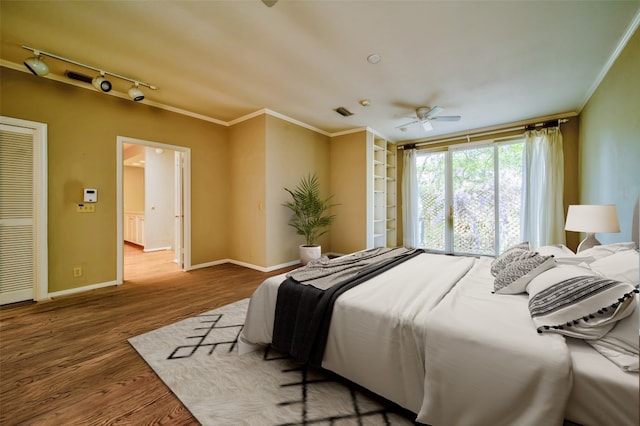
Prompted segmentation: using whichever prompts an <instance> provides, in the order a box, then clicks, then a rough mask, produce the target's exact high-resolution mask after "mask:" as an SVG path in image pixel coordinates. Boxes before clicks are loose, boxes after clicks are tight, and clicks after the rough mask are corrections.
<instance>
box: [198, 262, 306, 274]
mask: <svg viewBox="0 0 640 426" xmlns="http://www.w3.org/2000/svg"><path fill="white" fill-rule="evenodd" d="M223 263H232V264H234V265H238V266H243V267H245V268H249V269H254V270H256V271H260V272H272V271H276V270H278V269H282V268H287V267H289V266H295V265H298V264H299V263H300V260H292V261H291V262H286V263H280V264H278V265H273V266H267V267H264V266H258V265H254V264H252V263H247V262H242V261H240V260H234V259H221V260H215V261H213V262H207V263H199V264H197V265H191V268H189V270H193V269H200V268H208V267H209V266H216V265H222V264H223Z"/></svg>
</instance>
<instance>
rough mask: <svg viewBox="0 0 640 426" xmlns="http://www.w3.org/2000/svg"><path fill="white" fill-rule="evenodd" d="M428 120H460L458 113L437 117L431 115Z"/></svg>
mask: <svg viewBox="0 0 640 426" xmlns="http://www.w3.org/2000/svg"><path fill="white" fill-rule="evenodd" d="M430 120H438V121H460V116H459V115H440V116H438V117H431V118H430Z"/></svg>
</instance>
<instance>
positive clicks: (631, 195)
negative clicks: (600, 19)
mask: <svg viewBox="0 0 640 426" xmlns="http://www.w3.org/2000/svg"><path fill="white" fill-rule="evenodd" d="M579 155H580V203H581V204H615V205H616V206H617V210H618V218H619V221H620V230H621V232H620V233H618V234H598V235H597V237H598V239H599V240H600V241H601V242H602V243H611V242H619V241H631V240H632V239H633V238H632V234H631V232H632V225H631V223H632V218H633V214H634V208H635V205H636V202H637V200H638V195H639V194H640V31H636V33H635V34H634V35H633V36H632V38H631V39H630V40H629V42H628V44H627V46H626V47H625V49H624V50H623V51H622V53H621V54H620V56H619V57H618V59H617V60H616V62H615V63H614V64H613V66H612V67H611V69H610V70H609V72H608V73H607V75H606V77H605V78H604V80H603V81H602V83H601V84H600V86H598V89H597V90H596V91H595V93H594V94H593V96H592V97H591V99H590V100H589V102H588V103H587V105H586V106H585V108H584V109H583V110H582V113H581V114H580V154H579Z"/></svg>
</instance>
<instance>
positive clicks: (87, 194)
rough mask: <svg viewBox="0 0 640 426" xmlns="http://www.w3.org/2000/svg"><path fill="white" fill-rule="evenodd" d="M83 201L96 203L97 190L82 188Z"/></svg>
mask: <svg viewBox="0 0 640 426" xmlns="http://www.w3.org/2000/svg"><path fill="white" fill-rule="evenodd" d="M84 202H85V203H97V202H98V190H97V189H94V188H85V189H84Z"/></svg>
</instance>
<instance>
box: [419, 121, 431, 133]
mask: <svg viewBox="0 0 640 426" xmlns="http://www.w3.org/2000/svg"><path fill="white" fill-rule="evenodd" d="M421 124H422V128H423V129H424V131H425V132H430V131H432V130H433V126H432V125H431V120H429V119H427V120H422V122H421Z"/></svg>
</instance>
